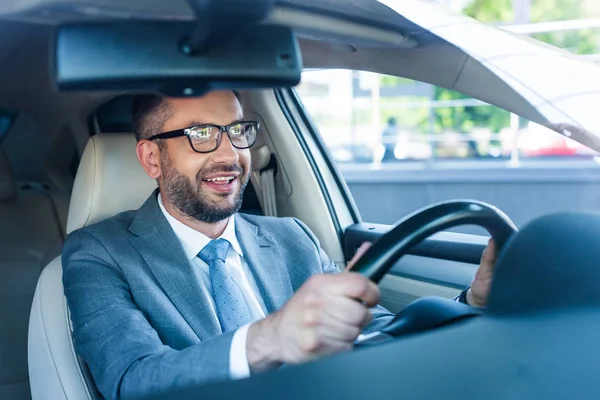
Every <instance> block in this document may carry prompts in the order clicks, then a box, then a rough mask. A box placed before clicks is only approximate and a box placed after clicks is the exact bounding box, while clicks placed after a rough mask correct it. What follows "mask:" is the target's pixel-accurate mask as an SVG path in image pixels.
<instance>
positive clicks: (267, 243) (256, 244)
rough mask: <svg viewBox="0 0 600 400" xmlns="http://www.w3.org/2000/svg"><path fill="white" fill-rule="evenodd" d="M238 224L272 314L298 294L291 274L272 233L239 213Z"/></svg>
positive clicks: (264, 299)
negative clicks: (266, 231)
mask: <svg viewBox="0 0 600 400" xmlns="http://www.w3.org/2000/svg"><path fill="white" fill-rule="evenodd" d="M235 228H236V234H237V237H238V240H239V242H240V245H241V247H242V250H243V252H244V259H245V260H246V263H248V266H249V267H250V270H251V271H252V274H253V276H254V279H255V280H256V284H257V286H258V288H259V290H260V294H261V296H262V298H263V301H264V302H265V306H266V307H267V312H268V313H269V314H271V313H273V312H275V311H277V310H279V309H280V308H281V307H282V306H283V305H284V304H285V302H286V301H287V300H288V299H289V298H290V297H291V296H292V295H293V294H294V291H293V289H292V283H291V281H290V274H289V271H288V268H287V265H286V263H285V259H284V258H283V256H282V254H281V251H280V249H279V246H278V245H277V243H276V242H275V240H274V239H273V238H272V237H271V236H263V235H261V234H260V230H259V229H258V227H257V226H256V225H254V224H252V223H251V222H249V221H248V220H246V219H245V218H244V216H243V215H242V214H236V221H235Z"/></svg>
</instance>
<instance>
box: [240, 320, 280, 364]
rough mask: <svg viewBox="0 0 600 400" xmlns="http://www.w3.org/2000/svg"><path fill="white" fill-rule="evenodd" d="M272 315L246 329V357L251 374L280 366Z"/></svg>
mask: <svg viewBox="0 0 600 400" xmlns="http://www.w3.org/2000/svg"><path fill="white" fill-rule="evenodd" d="M276 315H277V314H273V315H270V316H268V317H267V318H264V319H262V320H260V321H257V322H255V323H253V324H252V325H250V327H249V328H248V337H247V338H246V355H247V358H248V365H249V367H250V371H251V372H252V373H257V372H263V371H268V370H272V369H276V368H278V367H280V366H281V364H282V362H281V356H280V353H281V352H280V351H279V348H278V345H277V343H279V342H278V341H277V340H276V338H275V332H276V330H275V329H274V326H275V323H274V319H275V318H276Z"/></svg>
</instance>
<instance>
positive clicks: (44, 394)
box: [28, 133, 156, 400]
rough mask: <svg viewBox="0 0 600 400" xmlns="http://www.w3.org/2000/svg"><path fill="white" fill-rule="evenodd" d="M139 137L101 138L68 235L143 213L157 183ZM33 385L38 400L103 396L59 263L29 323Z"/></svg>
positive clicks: (86, 164)
mask: <svg viewBox="0 0 600 400" xmlns="http://www.w3.org/2000/svg"><path fill="white" fill-rule="evenodd" d="M135 145H136V142H135V137H134V136H133V134H131V133H127V134H116V133H111V134H100V135H96V136H94V137H92V138H91V139H90V141H89V142H88V144H87V146H86V148H85V151H84V153H83V156H82V159H81V162H80V165H79V170H78V171H77V176H76V178H75V183H74V186H73V195H72V197H71V204H70V207H69V214H68V221H67V232H68V233H70V232H72V231H74V230H76V229H79V228H81V227H83V226H86V225H89V224H92V223H94V222H97V221H100V220H102V219H105V218H107V217H110V216H113V215H116V214H118V213H119V212H121V211H126V210H132V209H137V208H139V207H140V206H141V205H142V203H143V202H144V201H145V200H146V198H147V197H148V196H149V195H150V193H151V192H152V191H153V190H154V189H155V187H156V183H155V181H154V180H152V179H150V178H149V177H148V176H147V175H146V174H145V172H144V170H143V169H142V167H141V166H140V164H139V162H138V160H137V158H136V155H135ZM28 359H29V381H30V385H31V395H32V398H33V399H34V400H38V399H49V400H50V399H51V400H61V399H68V400H79V399H93V398H97V397H98V396H99V394H98V393H97V391H96V390H95V388H94V386H93V384H90V385H88V384H87V382H91V380H90V379H89V376H88V375H87V369H86V367H85V365H83V364H80V363H79V360H78V358H77V356H76V354H75V352H74V350H73V344H72V340H71V323H70V318H69V311H68V309H67V305H66V301H65V298H64V294H63V285H62V265H61V259H60V257H58V258H56V259H54V260H53V261H52V262H51V263H50V264H49V265H48V266H47V267H46V268H45V269H44V271H43V272H42V274H41V276H40V278H39V281H38V284H37V288H36V290H35V296H34V299H33V306H32V308H31V316H30V321H29V343H28Z"/></svg>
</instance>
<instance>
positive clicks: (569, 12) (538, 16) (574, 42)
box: [435, 0, 600, 132]
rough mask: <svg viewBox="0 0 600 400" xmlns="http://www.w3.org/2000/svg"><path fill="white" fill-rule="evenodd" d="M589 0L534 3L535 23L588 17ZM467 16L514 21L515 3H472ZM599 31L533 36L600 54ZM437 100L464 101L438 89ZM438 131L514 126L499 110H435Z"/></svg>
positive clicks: (577, 50) (507, 0)
mask: <svg viewBox="0 0 600 400" xmlns="http://www.w3.org/2000/svg"><path fill="white" fill-rule="evenodd" d="M586 2H589V0H531V15H530V16H531V22H545V21H560V20H568V19H578V18H585V17H586V11H585V10H586V8H585V5H586ZM463 13H464V14H466V15H468V16H470V17H473V18H475V19H477V20H479V21H482V22H490V23H499V22H504V23H511V22H512V21H514V12H513V7H512V0H472V1H471V2H470V3H469V4H468V5H467V6H466V7H465V8H464V9H463ZM599 36H600V35H599V31H598V30H597V29H596V30H590V29H587V30H579V31H563V32H552V33H544V34H537V35H533V37H534V38H536V39H538V40H541V41H544V42H546V43H549V44H552V45H554V46H557V47H560V48H563V49H567V50H569V51H572V52H574V53H577V54H590V53H596V52H598V50H599V48H600V39H599ZM435 98H436V100H449V99H463V98H466V97H465V96H463V95H461V94H460V93H456V92H454V91H452V90H448V89H443V88H438V89H437V90H436V95H435ZM435 121H436V126H435V130H436V131H438V132H439V131H440V130H444V129H452V130H455V131H459V132H470V131H471V130H472V129H473V128H474V127H488V128H490V129H491V130H492V131H493V132H498V131H499V130H500V129H502V128H504V127H508V126H509V124H510V114H509V113H508V112H506V111H504V110H502V109H500V108H497V107H453V108H448V109H437V110H435Z"/></svg>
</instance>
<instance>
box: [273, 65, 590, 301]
mask: <svg viewBox="0 0 600 400" xmlns="http://www.w3.org/2000/svg"><path fill="white" fill-rule="evenodd" d="M364 75H366V76H364ZM374 85H375V86H376V88H374V87H373V86H374ZM374 92H376V93H374ZM424 95H428V96H433V97H431V98H430V99H429V100H428V101H422V96H424ZM447 95H449V96H450V97H452V98H454V99H456V100H455V101H454V102H452V101H451V102H446V103H444V104H441V102H440V101H438V100H434V99H435V98H436V96H437V97H440V96H441V97H444V96H447ZM279 96H280V100H281V101H280V105H281V106H282V107H284V108H285V109H287V115H288V119H289V122H290V123H291V124H293V125H296V126H297V130H298V131H300V132H302V134H303V135H306V136H310V137H311V140H313V141H314V142H315V143H317V144H318V146H317V147H318V152H319V156H322V157H323V158H324V159H325V160H326V161H327V165H328V169H329V171H328V172H331V173H332V175H333V176H334V177H335V182H330V183H329V186H328V185H323V191H324V192H327V193H328V195H329V198H330V202H329V207H330V212H331V215H332V216H333V218H336V216H339V215H340V209H343V212H342V214H350V215H351V216H352V217H351V219H348V218H341V219H342V220H343V222H340V221H338V225H339V226H340V228H341V234H340V241H341V243H342V247H343V250H344V256H345V259H346V260H350V259H351V258H352V256H353V255H354V253H355V252H356V250H357V248H358V247H359V246H360V245H361V244H362V243H363V242H374V241H376V240H377V239H379V238H380V237H381V236H382V235H384V234H385V233H386V232H388V231H389V230H390V228H391V227H393V226H394V224H395V223H396V222H397V221H399V220H401V219H402V218H404V217H405V216H407V215H409V214H411V213H413V212H415V211H417V210H419V209H421V208H423V207H427V206H429V205H431V204H433V203H437V202H440V201H446V200H455V199H474V200H480V201H485V202H487V203H489V204H492V205H495V206H497V207H498V208H500V209H501V210H503V211H504V212H506V214H507V215H509V216H510V217H512V218H513V220H514V221H515V223H516V224H517V225H518V226H523V225H524V224H526V223H527V222H529V221H531V220H533V219H535V218H537V217H539V216H541V215H544V214H547V213H551V212H555V211H561V210H572V209H573V208H577V209H582V208H593V207H595V204H594V202H593V199H592V198H590V197H589V193H590V192H589V191H590V190H591V187H590V185H589V184H588V183H589V182H590V179H591V181H594V182H595V181H598V175H597V174H594V175H590V174H589V171H590V170H592V169H595V166H594V165H592V164H593V161H592V158H593V157H592V156H591V155H587V156H585V155H583V156H581V157H583V158H581V157H579V156H578V157H579V158H577V160H579V161H578V162H580V161H582V160H585V161H584V162H587V163H588V165H587V167H589V168H590V169H589V170H586V168H584V169H583V170H582V171H580V175H579V176H578V174H577V171H576V170H574V169H571V171H573V172H574V173H573V174H572V176H571V177H570V178H569V179H568V180H562V181H561V180H560V179H555V178H556V177H558V176H561V174H564V168H567V167H568V166H569V164H568V163H569V162H572V161H573V160H574V158H573V157H566V158H564V159H563V160H558V161H557V160H555V159H553V160H547V159H544V158H543V157H539V156H538V153H536V152H530V151H529V150H530V149H529V147H528V146H529V144H530V142H531V141H530V140H528V138H530V137H538V136H539V135H541V136H542V137H544V138H547V139H548V140H546V142H547V143H549V145H548V146H549V148H551V147H550V146H551V143H553V141H554V140H555V139H556V138H560V137H561V136H560V135H559V134H558V133H556V132H554V131H552V130H550V129H547V128H544V127H542V126H540V125H538V124H535V123H533V122H531V121H528V120H526V119H523V118H520V119H519V125H518V126H515V125H514V124H513V125H512V126H511V121H513V122H514V119H515V118H519V117H517V116H515V115H514V114H511V113H509V112H508V111H506V110H504V109H501V108H499V107H495V106H491V105H490V104H487V103H483V102H480V101H478V100H477V99H473V98H468V97H466V96H461V94H460V93H457V92H455V91H449V90H447V89H444V88H440V87H436V86H432V85H430V84H426V83H423V82H419V81H412V80H408V79H404V78H398V77H393V76H389V75H382V74H376V73H365V72H362V71H352V70H319V71H307V72H305V73H304V74H303V81H302V83H301V85H300V86H298V87H297V88H296V89H295V90H287V91H281V92H279ZM374 96H378V97H379V98H378V99H374ZM374 102H375V103H376V105H375V106H374V104H373V103H374ZM377 102H378V103H379V104H378V105H377ZM465 104H467V105H469V107H470V110H469V112H468V113H465ZM442 105H443V106H444V107H442ZM438 106H439V107H438ZM435 107H437V108H435ZM390 115H394V116H396V118H397V119H398V120H400V121H402V127H401V129H399V130H398V133H397V135H396V136H393V135H392V136H391V137H392V140H389V137H390V135H387V134H385V131H386V129H388V128H389V127H388V126H386V123H387V122H388V120H389V117H390ZM419 115H422V117H419ZM469 118H476V119H478V122H477V123H476V124H475V126H473V127H471V128H470V130H469V126H470V125H471V124H470V123H468V122H467V121H469ZM460 121H462V122H460ZM461 123H462V124H463V125H460V124H461ZM453 129H454V130H453ZM515 135H518V136H519V137H520V138H521V139H522V140H515ZM569 140H570V139H569ZM389 142H391V144H392V152H393V156H392V157H391V159H390V158H389V157H388V159H386V158H385V153H386V145H387V144H389ZM570 142H572V143H573V144H575V143H576V142H574V141H572V140H570ZM536 143H538V145H540V142H539V141H537V142H536ZM542 145H543V144H542ZM312 152H313V153H316V151H315V150H312ZM314 156H315V154H313V157H314ZM540 163H541V164H543V165H544V166H545V167H546V168H544V169H540V168H539V165H540ZM515 165H518V166H517V167H515ZM584 171H587V172H584ZM315 174H323V169H322V168H321V170H319V169H318V168H317V169H315ZM550 176H554V178H551V177H550ZM598 183H600V182H598ZM334 186H335V187H334ZM598 186H600V185H598ZM593 190H596V191H597V189H593ZM332 191H339V192H341V193H342V196H341V197H340V196H337V198H338V200H337V201H336V200H335V199H334V198H336V196H332V195H331V192H332ZM574 191H575V192H576V193H580V194H581V196H580V197H578V198H577V199H578V200H577V204H574V203H573V196H572V195H573V193H574ZM599 194H600V193H599ZM526 204H533V205H535V206H534V207H528V206H526ZM488 239H489V233H488V232H486V231H484V230H483V229H481V228H476V227H472V226H465V227H458V228H455V229H453V230H451V231H447V232H440V233H437V234H435V235H434V236H432V237H430V238H428V239H426V240H425V241H423V242H422V243H421V244H419V245H417V246H415V247H414V248H413V249H412V250H411V251H410V252H409V254H408V255H407V256H405V257H403V258H402V259H401V260H399V261H398V262H397V263H396V264H395V265H394V267H393V268H392V270H391V271H390V273H389V274H388V275H387V276H386V278H385V279H384V281H383V282H382V283H381V285H380V287H381V293H382V304H383V305H384V306H385V307H387V308H389V309H390V310H392V311H399V310H401V309H402V308H403V307H404V306H405V305H406V304H408V303H410V302H411V301H413V300H415V299H417V298H419V297H422V296H428V295H434V296H442V297H446V298H452V297H454V296H456V295H457V294H458V293H459V292H460V291H461V290H462V289H464V288H465V287H467V286H468V285H469V284H470V283H471V280H472V279H473V276H474V274H475V271H476V270H477V267H478V265H479V262H480V259H481V255H482V252H483V251H484V249H485V247H486V245H487V242H488Z"/></svg>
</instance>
